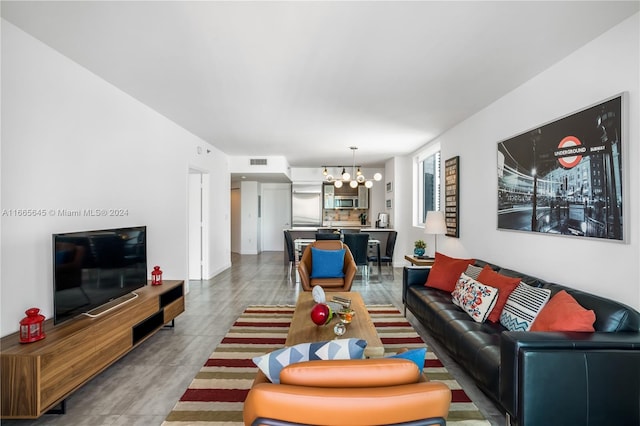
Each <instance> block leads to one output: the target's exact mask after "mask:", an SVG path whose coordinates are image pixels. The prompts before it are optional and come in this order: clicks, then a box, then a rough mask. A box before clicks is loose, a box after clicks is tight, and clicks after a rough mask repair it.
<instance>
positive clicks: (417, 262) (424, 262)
mask: <svg viewBox="0 0 640 426" xmlns="http://www.w3.org/2000/svg"><path fill="white" fill-rule="evenodd" d="M404 260H407V261H409V262H410V263H411V264H412V265H414V266H433V263H434V262H435V261H436V259H435V258H433V257H430V258H426V259H419V258H418V257H416V256H413V255H410V254H406V255H405V256H404Z"/></svg>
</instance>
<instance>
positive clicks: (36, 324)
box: [20, 308, 45, 343]
mask: <svg viewBox="0 0 640 426" xmlns="http://www.w3.org/2000/svg"><path fill="white" fill-rule="evenodd" d="M25 314H27V316H26V317H25V318H23V319H22V320H21V321H20V343H31V342H37V341H38V340H42V339H44V338H45V335H44V315H40V309H38V308H31V309H27V310H26V311H25Z"/></svg>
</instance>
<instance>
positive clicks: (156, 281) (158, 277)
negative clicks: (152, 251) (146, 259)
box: [151, 266, 162, 285]
mask: <svg viewBox="0 0 640 426" xmlns="http://www.w3.org/2000/svg"><path fill="white" fill-rule="evenodd" d="M160 284H162V271H161V270H160V267H159V266H154V267H153V271H151V285H160Z"/></svg>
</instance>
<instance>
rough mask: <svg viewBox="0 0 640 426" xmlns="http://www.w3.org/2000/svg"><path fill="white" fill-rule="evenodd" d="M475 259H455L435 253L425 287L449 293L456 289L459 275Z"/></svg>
mask: <svg viewBox="0 0 640 426" xmlns="http://www.w3.org/2000/svg"><path fill="white" fill-rule="evenodd" d="M475 261H476V260H475V259H456V258H453V257H449V256H445V255H444V254H442V253H436V259H435V260H434V262H433V266H432V267H431V271H429V276H428V277H427V282H426V283H425V286H427V287H433V288H438V289H440V290H444V291H448V292H449V293H451V292H452V291H453V289H455V288H456V283H457V282H458V278H460V274H462V273H463V272H464V271H466V270H467V266H469V265H471V264H472V263H474V262H475Z"/></svg>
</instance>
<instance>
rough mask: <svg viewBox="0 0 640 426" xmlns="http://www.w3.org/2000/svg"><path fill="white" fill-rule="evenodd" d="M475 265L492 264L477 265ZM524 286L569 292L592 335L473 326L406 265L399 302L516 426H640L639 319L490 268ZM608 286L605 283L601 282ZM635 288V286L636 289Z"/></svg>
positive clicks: (422, 273)
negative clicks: (588, 315)
mask: <svg viewBox="0 0 640 426" xmlns="http://www.w3.org/2000/svg"><path fill="white" fill-rule="evenodd" d="M475 264H476V265H477V266H480V267H482V266H484V265H486V264H487V263H486V262H483V261H479V260H477V261H476V263H475ZM489 265H490V266H491V268H492V269H493V270H495V271H497V272H499V273H500V274H503V275H507V276H510V277H521V278H522V281H523V282H524V283H526V284H529V285H532V286H535V287H543V288H548V289H550V290H551V296H552V297H553V295H554V294H555V293H557V292H558V291H560V290H566V291H567V292H568V293H569V294H571V295H572V296H573V297H574V298H575V299H576V301H577V302H578V303H579V304H580V305H582V306H583V307H584V308H586V309H592V310H593V311H594V312H595V315H596V321H595V323H594V329H595V330H596V331H595V332H593V333H584V332H582V333H577V332H515V331H508V330H506V329H505V328H504V327H503V326H501V325H500V324H495V323H491V322H484V323H476V322H474V321H473V320H472V319H471V318H470V317H469V316H468V315H467V314H466V313H465V312H464V311H462V310H461V309H460V308H458V307H457V306H456V305H454V304H453V303H452V302H451V294H450V293H448V292H445V291H442V290H438V289H434V288H427V287H425V286H424V284H425V282H426V281H427V276H428V274H429V271H430V269H429V268H420V267H405V268H404V271H403V293H402V300H403V303H404V306H405V313H406V310H409V311H410V312H411V313H412V314H413V315H414V316H415V317H416V318H417V319H418V320H419V321H420V322H421V323H422V324H423V325H424V326H425V328H426V329H427V330H428V332H429V333H430V334H431V335H432V336H433V337H434V338H436V339H437V340H438V341H439V342H441V343H442V346H444V348H446V349H447V350H448V351H449V353H450V355H451V356H452V357H453V358H454V359H455V360H456V361H457V362H458V363H459V364H460V365H461V366H462V367H463V368H464V369H465V370H466V371H467V372H468V373H469V375H470V376H471V377H472V378H473V379H475V382H476V383H477V385H478V387H479V388H480V389H482V390H483V391H484V392H485V393H486V394H487V395H488V396H489V397H490V398H492V399H493V400H494V401H495V402H496V403H497V404H498V406H499V407H501V408H502V409H503V410H504V411H505V412H506V415H507V419H508V420H509V422H510V424H511V425H520V426H537V425H545V426H549V425H563V426H564V425H605V424H606V425H618V426H620V425H640V313H638V312H637V311H635V310H634V309H632V308H630V307H629V306H626V305H624V304H622V303H618V302H615V301H612V300H609V299H605V298H602V297H599V296H596V295H593V294H589V293H586V292H582V291H579V290H574V289H571V288H568V287H565V286H562V285H559V284H554V283H550V282H547V281H543V280H541V279H538V278H535V277H531V276H528V275H525V274H521V273H519V272H516V271H513V270H509V269H505V268H502V267H500V266H497V265H494V264H489ZM603 285H604V284H603ZM634 285H637V283H634Z"/></svg>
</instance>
